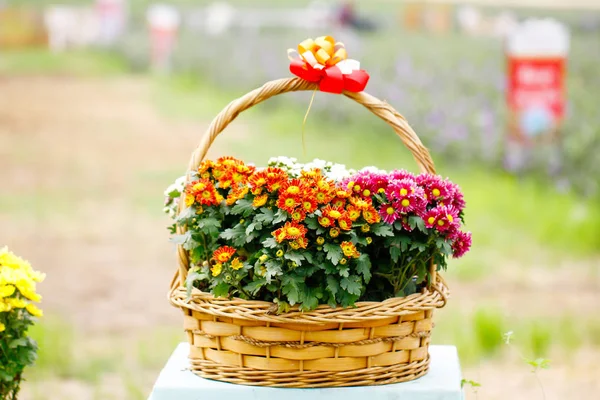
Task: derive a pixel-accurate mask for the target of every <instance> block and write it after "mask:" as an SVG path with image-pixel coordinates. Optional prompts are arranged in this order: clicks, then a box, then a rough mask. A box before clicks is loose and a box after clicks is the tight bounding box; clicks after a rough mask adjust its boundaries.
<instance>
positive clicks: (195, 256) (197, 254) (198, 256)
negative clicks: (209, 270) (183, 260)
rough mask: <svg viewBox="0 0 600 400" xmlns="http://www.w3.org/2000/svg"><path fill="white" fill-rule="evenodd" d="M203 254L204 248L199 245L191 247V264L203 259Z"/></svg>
mask: <svg viewBox="0 0 600 400" xmlns="http://www.w3.org/2000/svg"><path fill="white" fill-rule="evenodd" d="M203 255H204V249H203V248H202V247H201V246H199V247H194V249H192V251H191V252H190V261H191V262H192V264H199V263H200V261H203V260H202V258H203Z"/></svg>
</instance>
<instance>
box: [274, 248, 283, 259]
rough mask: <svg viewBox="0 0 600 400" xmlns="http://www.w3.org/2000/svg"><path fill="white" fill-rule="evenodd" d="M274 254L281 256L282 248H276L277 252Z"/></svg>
mask: <svg viewBox="0 0 600 400" xmlns="http://www.w3.org/2000/svg"><path fill="white" fill-rule="evenodd" d="M275 255H276V256H277V257H281V256H283V250H281V249H279V250H277V253H275Z"/></svg>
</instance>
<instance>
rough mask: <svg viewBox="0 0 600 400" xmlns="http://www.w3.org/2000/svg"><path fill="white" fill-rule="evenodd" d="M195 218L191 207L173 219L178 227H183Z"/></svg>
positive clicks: (194, 211)
mask: <svg viewBox="0 0 600 400" xmlns="http://www.w3.org/2000/svg"><path fill="white" fill-rule="evenodd" d="M195 216H196V210H195V209H194V208H193V207H187V208H186V209H184V210H183V211H182V212H181V214H179V215H178V216H177V218H175V222H177V223H178V224H179V225H185V224H187V223H189V222H190V221H191V220H192V219H193V218H194V217H195Z"/></svg>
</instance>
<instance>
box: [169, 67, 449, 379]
mask: <svg viewBox="0 0 600 400" xmlns="http://www.w3.org/2000/svg"><path fill="white" fill-rule="evenodd" d="M316 87H317V85H316V84H313V83H310V82H307V81H304V80H301V79H299V78H290V79H281V80H276V81H271V82H269V83H267V84H265V85H264V86H262V87H261V88H258V89H256V90H254V91H252V92H250V93H248V94H246V95H245V96H242V97H241V98H239V99H237V100H235V101H233V102H231V103H230V104H229V105H228V106H227V107H225V109H224V110H223V111H221V113H219V115H217V117H216V118H215V119H214V120H213V121H212V123H211V125H210V127H209V128H208V131H207V132H206V134H205V136H204V137H203V140H202V142H201V144H200V146H199V147H198V149H197V150H196V151H195V152H194V153H193V155H192V159H191V161H190V165H189V170H195V169H197V168H198V166H199V164H200V162H201V161H202V160H203V159H204V157H205V155H206V153H207V151H208V149H209V147H210V145H211V144H212V142H213V141H214V139H215V138H216V136H217V135H218V134H219V133H220V132H221V131H222V130H223V129H225V127H226V126H227V125H228V124H229V123H230V122H231V121H232V120H233V119H235V118H236V117H237V116H238V114H239V113H241V112H242V111H244V110H246V109H248V108H250V107H252V106H254V105H255V104H258V103H260V102H262V101H264V100H266V99H268V98H270V97H271V96H274V95H277V94H280V93H285V92H292V91H299V90H314V89H315V88H316ZM343 94H344V95H345V96H346V97H349V98H351V99H353V100H355V101H356V102H358V103H360V104H362V105H363V106H365V107H366V108H367V109H369V110H370V111H371V112H373V113H374V114H375V115H377V116H379V117H380V118H382V119H383V120H384V121H386V122H387V123H388V124H389V125H390V126H391V127H392V128H393V129H394V131H395V132H396V133H397V134H398V136H399V137H400V139H401V140H402V142H403V143H404V144H405V145H406V147H407V148H408V149H409V150H410V151H411V152H412V154H413V156H414V158H415V161H416V162H417V164H418V165H419V167H420V168H421V170H422V171H423V172H430V173H434V166H433V162H432V160H431V157H430V155H429V152H428V151H427V149H426V148H425V147H423V145H422V144H421V141H420V140H419V138H418V137H417V136H416V134H415V133H414V131H413V130H412V129H411V128H410V126H409V125H408V124H407V122H406V120H405V119H404V118H403V117H402V116H401V115H400V114H399V113H398V112H396V111H395V110H394V109H393V108H392V107H390V106H389V105H388V104H387V103H385V102H382V101H380V100H378V99H376V98H374V97H372V96H370V95H368V94H366V93H364V92H360V93H353V92H344V93H343ZM180 233H182V232H180ZM178 256H179V270H178V272H177V274H176V276H175V278H174V279H173V282H172V285H171V291H170V294H169V297H170V301H171V303H172V304H173V305H174V306H176V307H179V308H181V309H182V310H183V312H184V329H185V331H186V332H187V336H188V339H189V343H190V345H191V346H190V362H191V370H192V371H193V372H194V373H196V374H197V375H199V376H202V377H204V378H209V379H216V380H220V381H226V382H231V383H237V384H243V385H256V386H275V387H333V386H362V385H382V384H388V383H395V382H403V381H409V380H412V379H415V378H418V377H420V376H423V375H424V374H425V373H427V369H428V366H429V355H428V346H429V340H430V339H429V336H430V333H431V330H432V328H433V323H432V319H431V318H432V314H433V309H434V308H441V307H443V306H444V305H445V304H446V300H447V297H448V289H447V287H446V284H445V282H444V281H443V279H442V278H441V277H440V276H439V275H438V274H436V267H435V265H433V264H432V265H431V268H430V273H431V280H430V282H431V286H430V287H429V288H426V289H424V290H423V291H422V292H421V293H416V294H413V295H410V296H407V297H402V298H392V299H388V300H385V301H383V302H360V303H357V304H356V307H355V308H345V309H344V308H331V307H329V306H326V305H325V306H320V307H319V308H317V309H316V310H313V311H310V312H300V311H297V310H296V311H291V312H289V313H286V314H279V315H278V314H277V313H276V309H277V307H276V306H275V305H274V304H273V303H268V302H264V301H248V300H242V299H236V298H234V299H227V298H215V297H214V296H213V295H212V294H209V293H203V292H201V291H199V290H197V289H194V290H193V291H192V294H191V297H189V298H188V296H187V294H186V291H185V289H184V288H183V282H184V281H185V278H186V276H187V271H188V267H189V260H188V254H187V252H186V251H185V250H184V249H183V248H182V247H181V246H179V248H178Z"/></svg>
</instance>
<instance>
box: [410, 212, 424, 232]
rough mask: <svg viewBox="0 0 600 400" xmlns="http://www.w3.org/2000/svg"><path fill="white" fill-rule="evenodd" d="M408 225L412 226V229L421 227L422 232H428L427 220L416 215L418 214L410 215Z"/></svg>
mask: <svg viewBox="0 0 600 400" xmlns="http://www.w3.org/2000/svg"><path fill="white" fill-rule="evenodd" d="M408 225H409V226H410V228H411V229H415V228H417V229H419V230H420V231H421V232H423V233H427V228H426V227H425V221H423V218H421V217H419V216H416V215H411V216H410V217H408Z"/></svg>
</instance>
